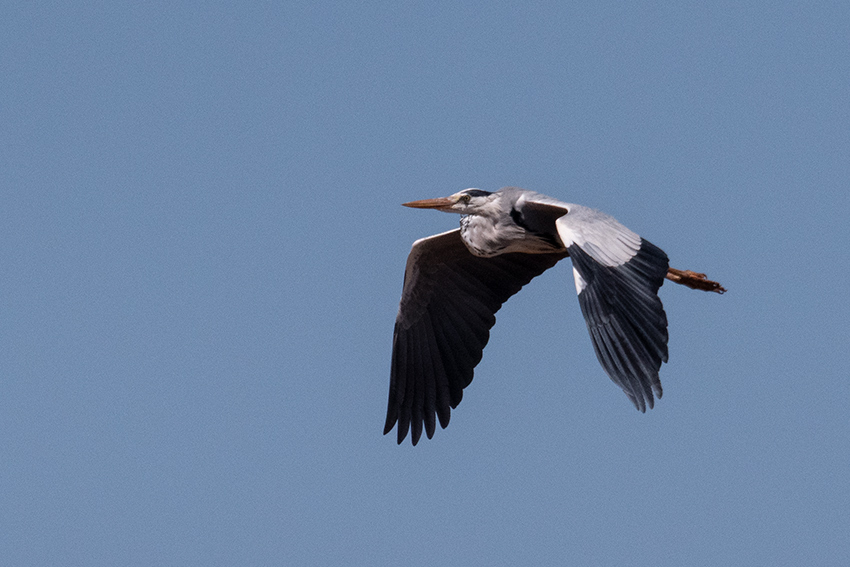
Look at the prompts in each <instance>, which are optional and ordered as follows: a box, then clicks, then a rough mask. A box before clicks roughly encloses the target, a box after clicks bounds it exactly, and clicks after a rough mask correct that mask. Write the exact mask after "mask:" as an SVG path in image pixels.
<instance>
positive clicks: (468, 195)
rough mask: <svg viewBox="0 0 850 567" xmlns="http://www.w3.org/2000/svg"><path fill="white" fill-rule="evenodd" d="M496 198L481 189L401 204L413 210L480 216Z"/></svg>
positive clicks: (494, 195) (465, 190)
mask: <svg viewBox="0 0 850 567" xmlns="http://www.w3.org/2000/svg"><path fill="white" fill-rule="evenodd" d="M495 198H496V193H491V192H489V191H482V190H481V189H464V190H463V191H458V192H457V193H455V194H454V195H450V196H448V197H440V198H438V199H423V200H421V201H411V202H409V203H402V204H403V205H404V206H405V207H412V208H414V209H437V210H438V211H443V212H444V213H459V214H461V215H475V214H481V213H483V212H484V210H485V209H487V208H488V205H489V204H490V203H492V202H493V201H494V200H495Z"/></svg>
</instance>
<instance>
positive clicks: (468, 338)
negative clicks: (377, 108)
mask: <svg viewBox="0 0 850 567" xmlns="http://www.w3.org/2000/svg"><path fill="white" fill-rule="evenodd" d="M404 206H406V207H413V208H417V209H436V210H438V211H444V212H448V213H459V214H461V215H463V216H462V217H461V219H460V228H458V229H455V230H451V231H449V232H444V233H442V234H437V235H434V236H430V237H428V238H422V239H420V240H417V241H416V242H414V243H413V247H412V249H411V251H410V255H409V256H408V258H407V266H406V268H405V272H404V287H403V290H402V295H401V303H400V305H399V310H398V316H397V317H396V322H395V329H394V332H393V350H392V364H391V369H390V392H389V402H388V404H387V420H386V424H385V425H384V434H387V433H389V432H390V431H391V430H392V428H393V427H394V426H395V425H396V424H398V443H399V444H401V442H402V441H404V439H405V437H406V436H407V433H408V430H410V432H411V441H412V442H413V444H414V445H416V443H418V442H419V438H420V437H421V435H422V430H423V426H424V430H425V433H426V435H427V436H428V438H429V439H430V438H431V437H432V436H433V435H434V431H435V429H436V423H437V421H439V423H440V426H441V427H443V428H445V427H446V426H447V425H448V424H449V418H450V417H451V410H452V409H454V408H456V407H457V405H458V404H459V403H460V401H461V398H462V397H463V390H464V388H466V387H467V386H468V385H469V384H470V383H471V382H472V376H473V370H474V368H475V366H476V365H477V364H478V363H479V362H480V361H481V356H482V352H483V350H484V347H485V346H486V344H487V341H488V340H489V338H490V329H491V328H492V327H493V325H494V324H495V322H496V317H495V314H496V312H497V311H498V310H499V308H500V307H501V306H502V304H503V303H504V302H505V301H507V300H508V298H510V297H511V296H512V295H514V294H515V293H516V292H518V291H519V290H520V289H521V288H522V287H523V286H524V285H525V284H527V283H528V282H530V281H531V280H532V279H533V278H535V277H536V276H539V275H540V274H542V273H543V272H544V271H546V270H547V269H549V268H551V267H552V266H554V265H555V264H556V263H558V261H559V260H562V259H564V258H566V257H567V256H569V257H570V258H571V259H572V265H573V277H574V279H575V286H576V292H577V295H578V301H579V306H580V307H581V312H582V314H583V315H584V319H585V322H586V323H587V329H588V331H589V332H590V339H591V342H592V343H593V348H594V350H595V351H596V357H597V359H598V360H599V362H600V363H601V365H602V368H603V369H604V370H605V372H606V373H607V374H608V376H609V377H610V378H611V380H612V381H613V382H614V383H615V384H617V385H618V386H619V387H620V388H622V390H623V391H624V392H625V393H626V395H627V396H628V397H629V399H630V400H631V401H632V403H633V404H634V405H635V407H637V409H638V410H640V411H642V412H645V411H646V408H647V407H649V408H652V407H653V405H654V398H655V397H658V398H660V397H661V394H662V390H661V381H660V380H659V378H658V370H659V369H660V368H661V363H662V362H667V315H666V314H665V313H664V307H663V306H662V305H661V300H660V299H659V298H658V289H659V288H660V287H661V284H662V283H664V279H665V278H666V279H669V280H671V281H673V282H676V283H679V284H682V285H686V286H688V287H690V288H693V289H700V290H704V291H714V292H717V293H723V292H724V291H726V290H725V289H723V287H722V286H721V285H720V284H719V283H717V282H713V281H711V280H708V279H707V278H706V276H705V274H699V273H695V272H692V271H690V270H676V269H674V268H670V267H669V265H668V260H667V255H666V254H665V253H664V251H663V250H661V249H660V248H658V247H657V246H655V245H654V244H652V243H650V242H649V241H647V240H645V239H643V238H641V237H640V236H638V235H637V234H635V233H634V232H632V231H631V230H629V229H628V228H626V227H625V226H623V225H622V224H620V223H619V222H617V221H616V220H615V219H614V218H613V217H610V216H608V215H606V214H605V213H602V212H599V211H597V210H594V209H591V208H588V207H583V206H581V205H574V204H571V203H564V202H562V201H559V200H557V199H553V198H551V197H547V196H546V195H541V194H540V193H535V192H532V191H526V190H524V189H519V188H515V187H506V188H503V189H500V190H499V191H495V192H489V191H482V190H480V189H465V190H463V191H460V192H458V193H455V194H454V195H451V196H449V197H443V198H438V199H425V200H422V201H413V202H410V203H404Z"/></svg>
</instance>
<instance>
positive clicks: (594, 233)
mask: <svg viewBox="0 0 850 567" xmlns="http://www.w3.org/2000/svg"><path fill="white" fill-rule="evenodd" d="M565 206H566V207H567V210H568V211H569V212H568V213H567V214H565V215H564V216H562V217H560V218H558V220H556V221H555V225H556V227H557V229H558V235H559V236H560V238H561V241H562V242H563V244H564V246H565V247H566V249H567V251H568V252H569V255H570V257H571V258H572V260H573V274H574V276H575V283H576V291H577V292H578V300H579V305H580V306H581V312H582V314H583V315H584V319H585V321H586V322H587V329H588V331H590V338H591V341H592V342H593V348H594V350H595V351H596V357H597V358H598V359H599V362H600V363H601V364H602V368H604V369H605V372H606V373H607V374H608V376H610V377H611V379H612V380H613V381H614V382H615V383H616V384H617V385H618V386H620V387H621V388H622V389H623V391H624V392H625V393H626V395H627V396H629V399H631V400H632V402H633V403H634V404H635V406H636V407H637V408H638V409H639V410H640V411H646V406H647V405H648V406H649V407H650V408H652V406H653V404H654V400H653V392H654V393H655V395H656V396H658V397H659V398H660V397H661V394H662V390H661V381H660V380H659V379H658V370H659V369H660V368H661V363H662V362H667V315H666V314H665V313H664V307H663V306H662V305H661V300H660V299H659V298H658V295H657V294H658V288H659V287H661V284H662V283H664V276H665V275H666V274H667V268H668V261H667V255H666V254H665V253H664V251H663V250H661V249H660V248H658V247H657V246H655V245H653V244H652V243H650V242H649V241H647V240H644V239H643V238H641V237H640V236H638V235H637V234H635V233H634V232H632V231H631V230H629V229H628V228H626V227H625V226H623V225H621V224H620V223H619V222H617V221H616V220H615V219H614V218H612V217H610V216H608V215H606V214H604V213H601V212H599V211H596V210H593V209H589V208H587V207H582V206H580V205H567V204H565Z"/></svg>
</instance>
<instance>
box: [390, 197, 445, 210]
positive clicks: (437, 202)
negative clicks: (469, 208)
mask: <svg viewBox="0 0 850 567" xmlns="http://www.w3.org/2000/svg"><path fill="white" fill-rule="evenodd" d="M454 204H455V200H454V199H452V198H451V197H440V198H439V199H422V200H421V201H411V202H409V203H402V205H403V206H405V207H411V208H413V209H445V208H446V207H451V206H452V205H454Z"/></svg>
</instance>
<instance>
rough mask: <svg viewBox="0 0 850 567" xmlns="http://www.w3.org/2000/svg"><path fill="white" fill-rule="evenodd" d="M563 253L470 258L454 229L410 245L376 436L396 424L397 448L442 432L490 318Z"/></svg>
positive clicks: (487, 331)
mask: <svg viewBox="0 0 850 567" xmlns="http://www.w3.org/2000/svg"><path fill="white" fill-rule="evenodd" d="M564 257H566V253H551V254H520V253H509V254H502V255H499V256H496V257H493V258H479V257H477V256H473V255H472V254H471V253H470V252H469V251H468V250H467V248H466V246H465V245H464V243H463V241H462V240H461V237H460V230H457V229H456V230H452V231H450V232H445V233H443V234H438V235H435V236H431V237H429V238H423V239H421V240H417V241H416V242H414V244H413V248H412V250H411V251H410V256H408V258H407V268H406V269H405V273H404V289H403V291H402V295H401V305H400V306H399V310H398V316H397V317H396V323H395V330H394V332H393V354H392V367H391V370H390V393H389V402H388V404H387V421H386V425H385V426H384V433H385V434H386V433H389V432H390V430H392V428H393V426H394V425H395V424H396V422H398V442H399V443H401V442H402V441H403V440H404V438H405V437H406V436H407V432H408V429H411V440H412V441H413V444H414V445H416V443H417V442H418V441H419V438H420V436H421V435H422V426H423V424H424V426H425V433H426V434H427V435H428V438H431V437H432V436H433V435H434V430H435V429H436V420H435V416H436V418H438V419H439V421H440V425H441V426H442V427H443V428H445V427H446V426H447V425H448V423H449V417H450V415H451V409H452V408H455V407H457V405H458V404H459V403H460V400H461V398H462V397H463V389H464V388H466V387H467V386H468V385H469V383H470V382H471V381H472V374H473V369H474V368H475V366H476V365H477V364H478V362H479V361H480V360H481V353H482V351H483V350H484V346H485V345H486V344H487V341H488V340H489V338H490V328H491V327H492V326H493V325H494V324H495V322H496V317H495V313H496V312H497V311H498V310H499V308H500V307H501V306H502V304H503V303H504V302H505V301H507V299H508V298H509V297H510V296H512V295H513V294H515V293H516V292H518V291H519V290H520V289H521V288H522V286H524V285H525V284H527V283H528V282H529V281H531V279H532V278H534V277H535V276H538V275H540V274H542V273H543V272H544V271H546V270H547V269H548V268H550V267H552V266H554V265H555V264H556V263H557V262H558V260H560V259H562V258H564Z"/></svg>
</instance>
